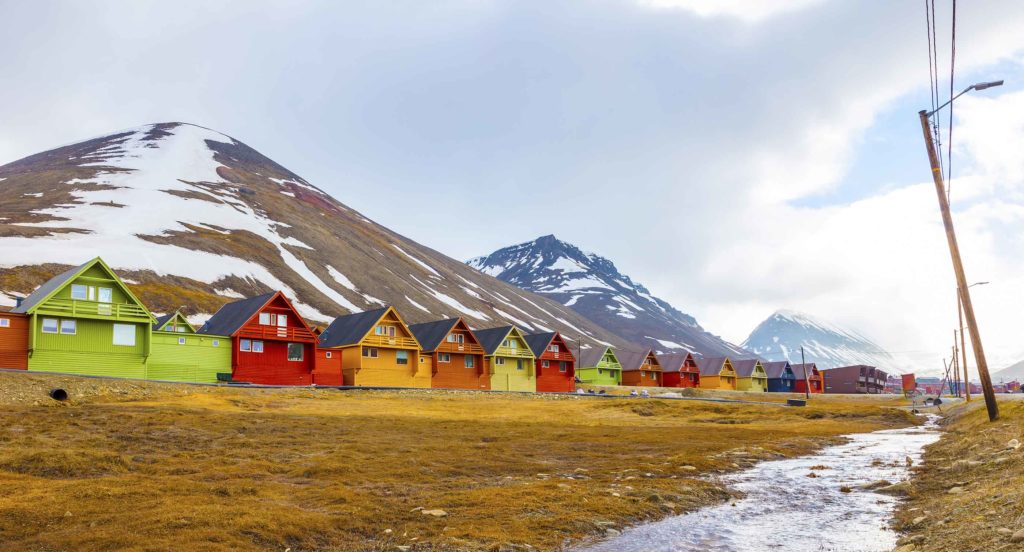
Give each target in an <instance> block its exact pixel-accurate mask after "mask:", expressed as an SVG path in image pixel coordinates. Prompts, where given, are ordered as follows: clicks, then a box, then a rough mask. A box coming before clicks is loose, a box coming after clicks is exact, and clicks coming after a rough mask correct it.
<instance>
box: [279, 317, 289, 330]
mask: <svg viewBox="0 0 1024 552" xmlns="http://www.w3.org/2000/svg"><path fill="white" fill-rule="evenodd" d="M277 326H278V327H279V328H287V327H288V315H287V314H279V315H277Z"/></svg>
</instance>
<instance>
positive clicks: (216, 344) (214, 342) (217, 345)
mask: <svg viewBox="0 0 1024 552" xmlns="http://www.w3.org/2000/svg"><path fill="white" fill-rule="evenodd" d="M213 346H214V347H220V340H219V339H214V340H213Z"/></svg>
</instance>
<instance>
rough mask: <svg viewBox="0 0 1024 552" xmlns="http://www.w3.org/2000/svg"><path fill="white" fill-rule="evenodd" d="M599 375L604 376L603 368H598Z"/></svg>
mask: <svg viewBox="0 0 1024 552" xmlns="http://www.w3.org/2000/svg"><path fill="white" fill-rule="evenodd" d="M597 375H599V376H602V375H604V370H602V369H600V368H598V369H597Z"/></svg>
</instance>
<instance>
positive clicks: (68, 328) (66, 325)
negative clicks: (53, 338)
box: [60, 320, 78, 335]
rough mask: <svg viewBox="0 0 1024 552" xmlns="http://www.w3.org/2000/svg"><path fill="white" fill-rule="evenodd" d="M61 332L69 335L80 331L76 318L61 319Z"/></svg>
mask: <svg viewBox="0 0 1024 552" xmlns="http://www.w3.org/2000/svg"><path fill="white" fill-rule="evenodd" d="M60 333H62V334H67V335H75V334H76V333H78V324H77V323H76V321H75V320H61V321H60Z"/></svg>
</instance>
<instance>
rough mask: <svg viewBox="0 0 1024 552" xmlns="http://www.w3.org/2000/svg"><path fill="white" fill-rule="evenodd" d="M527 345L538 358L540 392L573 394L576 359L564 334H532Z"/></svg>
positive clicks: (538, 387) (528, 337)
mask: <svg viewBox="0 0 1024 552" xmlns="http://www.w3.org/2000/svg"><path fill="white" fill-rule="evenodd" d="M526 343H527V345H529V346H530V350H531V351H533V356H535V357H537V359H536V361H535V362H536V363H537V391H538V392H547V393H572V392H573V391H575V390H576V357H575V356H574V355H573V354H572V351H571V350H569V346H568V345H566V343H565V340H564V339H562V334H560V333H558V332H547V333H539V334H532V335H528V336H526Z"/></svg>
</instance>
